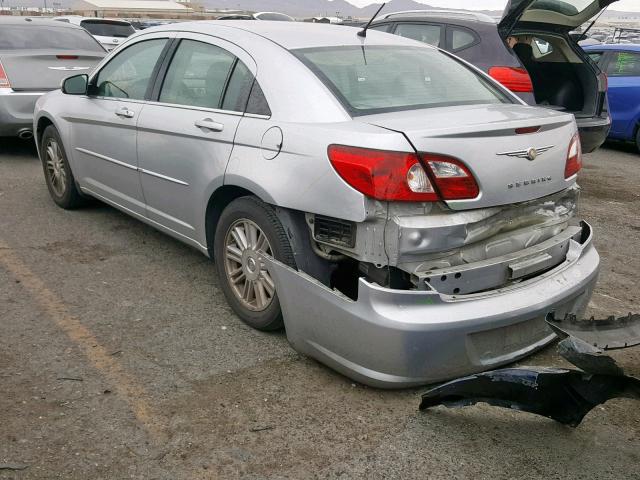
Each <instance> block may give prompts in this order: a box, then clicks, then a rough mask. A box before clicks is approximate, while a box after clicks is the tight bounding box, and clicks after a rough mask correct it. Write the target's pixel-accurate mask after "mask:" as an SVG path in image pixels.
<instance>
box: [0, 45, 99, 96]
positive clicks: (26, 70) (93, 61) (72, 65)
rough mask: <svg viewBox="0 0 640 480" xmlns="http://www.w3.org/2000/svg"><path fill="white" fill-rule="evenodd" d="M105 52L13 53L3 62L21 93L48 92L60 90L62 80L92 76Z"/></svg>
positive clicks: (4, 56)
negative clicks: (79, 76)
mask: <svg viewBox="0 0 640 480" xmlns="http://www.w3.org/2000/svg"><path fill="white" fill-rule="evenodd" d="M105 54H106V52H105V53H102V52H98V51H83V50H81V51H73V50H64V51H62V50H57V51H51V50H12V51H6V52H3V53H1V54H0V62H2V65H3V67H4V70H5V72H6V74H7V77H8V78H9V83H10V84H11V88H12V89H13V90H17V91H21V90H24V91H29V90H32V91H46V90H55V89H57V88H60V84H61V82H62V80H64V79H65V78H67V77H70V76H72V75H76V74H80V73H87V74H88V73H90V72H91V71H92V70H93V68H94V67H95V66H96V65H97V64H98V62H99V61H100V60H102V58H103V57H104V56H105Z"/></svg>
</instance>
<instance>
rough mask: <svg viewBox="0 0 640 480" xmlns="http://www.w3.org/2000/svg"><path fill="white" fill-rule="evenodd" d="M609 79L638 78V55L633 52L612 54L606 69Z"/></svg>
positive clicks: (639, 61)
mask: <svg viewBox="0 0 640 480" xmlns="http://www.w3.org/2000/svg"><path fill="white" fill-rule="evenodd" d="M607 75H609V76H611V77H640V54H638V53H634V52H614V54H613V55H612V57H611V60H610V61H609V66H608V67H607Z"/></svg>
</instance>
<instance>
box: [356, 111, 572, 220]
mask: <svg viewBox="0 0 640 480" xmlns="http://www.w3.org/2000/svg"><path fill="white" fill-rule="evenodd" d="M357 121H361V122H366V123H369V124H371V125H376V126H379V127H382V128H386V129H388V130H393V131H396V132H400V133H402V134H403V135H404V136H405V137H406V138H407V139H408V140H409V141H410V142H411V144H412V145H413V147H414V148H415V149H416V151H418V152H421V153H434V154H442V155H448V156H451V157H454V158H457V159H458V160H460V161H462V162H463V163H464V164H465V165H466V166H467V167H468V168H469V169H470V170H471V172H472V173H473V175H474V177H475V179H476V181H477V183H478V186H479V187H480V195H479V196H478V197H477V198H475V199H471V200H455V201H448V202H446V203H447V205H448V206H449V207H450V208H452V209H454V210H466V209H473V208H484V207H492V206H498V205H507V204H513V203H519V202H525V201H530V200H533V199H536V198H541V197H544V196H547V195H551V194H553V193H555V192H559V191H561V190H564V189H565V188H567V187H569V186H571V185H573V184H574V183H575V178H572V179H570V180H565V178H564V169H565V164H566V160H567V153H568V150H569V144H570V142H571V139H572V138H573V136H574V134H575V133H576V126H575V121H574V119H573V116H572V115H569V114H564V113H559V112H555V111H552V110H546V109H542V108H536V107H527V106H523V105H476V106H456V107H444V108H433V109H425V110H412V111H404V112H394V113H386V114H381V115H370V116H363V117H359V118H358V119H357ZM528 127H540V129H539V131H537V132H535V133H527V134H517V133H516V129H519V128H528ZM530 149H536V152H537V156H535V155H532V156H534V157H535V158H534V160H530V159H529V158H527V154H528V153H529V151H530Z"/></svg>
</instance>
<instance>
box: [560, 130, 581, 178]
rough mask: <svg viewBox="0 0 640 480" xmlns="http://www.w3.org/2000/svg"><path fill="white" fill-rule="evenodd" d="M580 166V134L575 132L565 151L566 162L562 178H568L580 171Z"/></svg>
mask: <svg viewBox="0 0 640 480" xmlns="http://www.w3.org/2000/svg"><path fill="white" fill-rule="evenodd" d="M581 168H582V145H581V143H580V135H579V134H577V133H576V134H575V135H574V137H573V138H572V139H571V143H570V144H569V151H568V152H567V163H566V165H565V167H564V178H565V179H566V178H570V177H572V176H574V175H575V174H576V173H578V172H579V171H580V169H581Z"/></svg>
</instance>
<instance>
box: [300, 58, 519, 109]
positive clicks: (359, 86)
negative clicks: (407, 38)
mask: <svg viewBox="0 0 640 480" xmlns="http://www.w3.org/2000/svg"><path fill="white" fill-rule="evenodd" d="M293 53H294V54H295V55H297V56H298V58H299V59H300V60H302V62H303V63H305V64H306V65H307V66H308V67H309V68H310V69H311V70H312V71H313V72H314V73H315V74H316V75H317V76H318V77H319V78H320V79H321V80H322V81H323V82H324V83H325V84H326V85H327V86H328V87H329V88H330V89H331V90H332V91H333V93H334V94H335V95H336V97H337V98H338V99H339V100H340V101H341V102H342V104H343V105H344V106H345V107H346V108H347V110H348V111H349V112H350V113H351V114H352V115H369V114H374V113H383V112H392V111H400V110H415V109H420V108H429V107H442V106H454V105H477V104H495V103H513V101H512V100H511V99H510V98H509V97H508V96H507V95H505V94H503V93H502V92H501V91H500V90H499V89H498V88H497V87H495V86H494V85H492V84H491V83H490V82H489V81H488V80H486V79H484V78H483V77H482V76H480V75H479V74H478V73H476V72H474V71H473V70H472V69H470V68H469V67H466V66H465V65H464V64H462V63H460V62H458V61H456V60H454V59H453V58H451V57H449V56H448V55H446V54H444V53H442V52H440V51H438V50H435V49H430V48H421V47H399V46H398V47H396V46H371V47H366V48H361V47H359V46H344V47H326V48H309V49H300V50H294V51H293Z"/></svg>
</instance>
